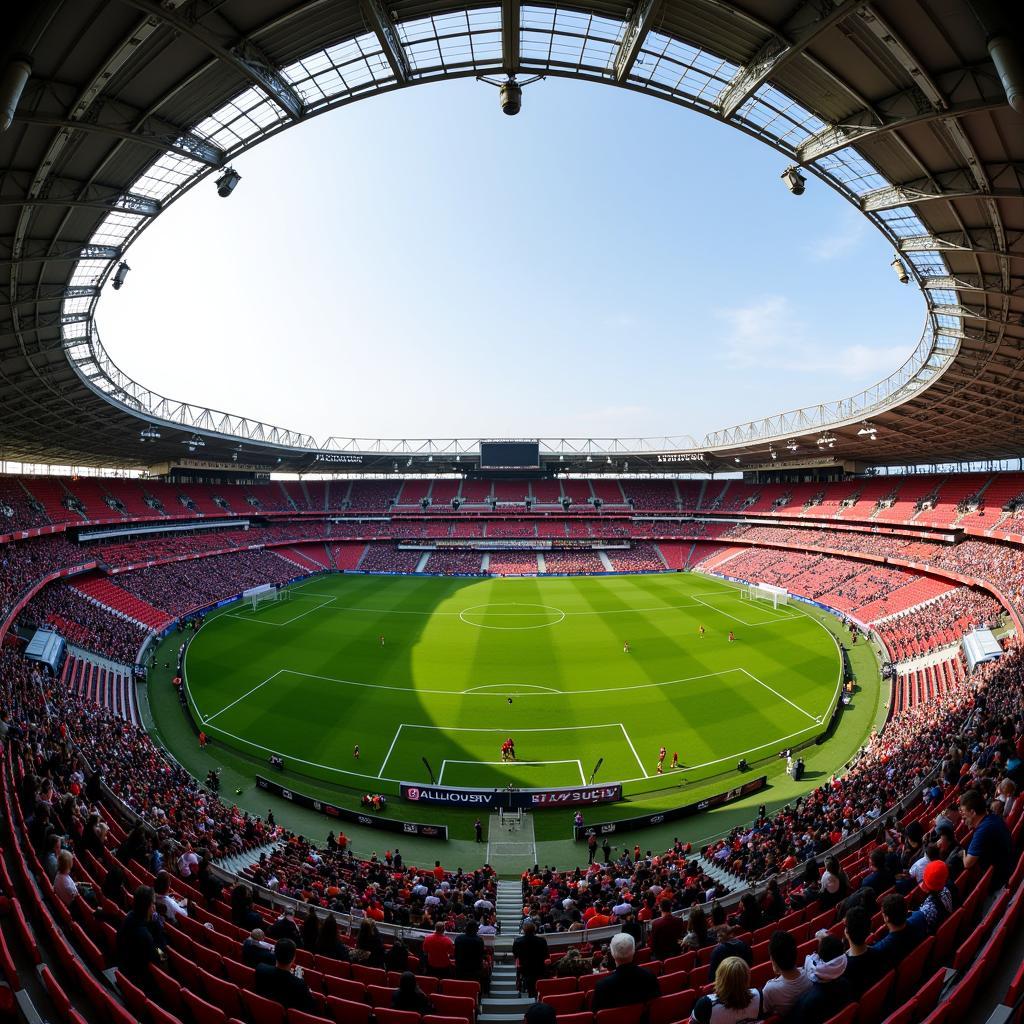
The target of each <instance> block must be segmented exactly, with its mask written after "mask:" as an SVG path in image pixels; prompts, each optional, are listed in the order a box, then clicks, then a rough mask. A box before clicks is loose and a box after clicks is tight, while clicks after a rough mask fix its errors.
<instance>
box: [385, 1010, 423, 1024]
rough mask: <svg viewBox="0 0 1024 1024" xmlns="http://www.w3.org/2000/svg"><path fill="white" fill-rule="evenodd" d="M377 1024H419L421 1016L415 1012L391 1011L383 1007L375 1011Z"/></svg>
mask: <svg viewBox="0 0 1024 1024" xmlns="http://www.w3.org/2000/svg"><path fill="white" fill-rule="evenodd" d="M373 1016H374V1019H375V1020H376V1022H377V1024H419V1022H420V1015H419V1014H418V1013H416V1012H415V1010H390V1009H385V1008H384V1007H381V1008H379V1009H376V1010H374V1011H373Z"/></svg>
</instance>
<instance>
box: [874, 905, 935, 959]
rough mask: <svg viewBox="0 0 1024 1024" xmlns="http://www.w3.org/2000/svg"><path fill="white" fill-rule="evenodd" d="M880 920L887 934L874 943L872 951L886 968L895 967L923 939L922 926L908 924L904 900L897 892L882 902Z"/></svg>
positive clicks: (916, 922) (920, 924) (918, 923)
mask: <svg viewBox="0 0 1024 1024" xmlns="http://www.w3.org/2000/svg"><path fill="white" fill-rule="evenodd" d="M882 920H883V921H885V925H886V928H888V933H887V934H886V935H883V936H882V938H881V939H879V940H878V942H876V943H875V945H874V949H875V952H876V953H877V954H878V956H880V957H881V958H882V961H883V962H884V963H885V965H886V967H887V968H890V967H896V966H897V964H899V963H900V962H901V961H902V960H903V959H904V957H906V956H907V955H908V954H909V953H911V952H912V951H913V950H914V949H915V948H916V947H917V945H918V944H919V943H920V942H921V940H922V939H924V937H925V930H924V925H923V924H922V923H921V922H920V921H915V922H914V923H913V924H911V923H910V922H909V920H908V918H907V903H906V900H905V899H904V898H903V897H902V896H901V895H900V894H899V893H898V892H893V893H890V894H889V895H888V896H886V897H885V899H884V900H882Z"/></svg>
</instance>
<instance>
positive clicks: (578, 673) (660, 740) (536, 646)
mask: <svg viewBox="0 0 1024 1024" xmlns="http://www.w3.org/2000/svg"><path fill="white" fill-rule="evenodd" d="M701 626H703V627H704V629H705V633H704V636H703V637H701V636H700V627H701ZM730 630H733V631H734V633H735V641H734V642H730V641H729V639H728V635H729V631H730ZM382 636H383V638H384V642H383V644H381V642H380V637H382ZM627 642H628V643H629V645H630V651H629V653H626V652H624V650H623V646H624V644H625V643H627ZM839 673H840V656H839V652H838V650H837V647H836V643H835V641H834V639H833V638H832V636H831V634H830V633H829V632H828V631H827V630H826V629H825V628H824V627H823V626H822V625H821V624H820V623H819V622H817V621H816V620H815V619H813V618H812V617H810V616H809V615H807V614H805V613H804V612H803V611H802V610H801V609H800V607H799V605H798V604H793V605H790V606H788V607H782V608H778V609H775V608H773V607H772V606H771V605H770V604H768V603H765V602H751V601H747V600H743V599H741V597H740V591H739V590H737V588H735V587H733V586H731V585H729V584H726V583H723V582H721V581H718V580H713V579H710V578H707V577H703V576H699V575H689V574H686V575H683V574H672V575H650V576H643V575H638V576H608V577H576V578H551V579H544V578H541V579H533V578H524V579H516V578H513V579H492V580H483V581H480V580H458V579H436V578H429V577H426V578H424V577H420V578H417V577H408V576H406V577H386V576H383V577H381V576H378V577H374V576H328V577H320V578H316V579H313V580H310V581H307V582H305V583H303V584H299V585H297V586H295V587H293V588H292V590H291V593H290V598H289V600H285V601H281V602H277V603H268V604H265V605H262V606H261V607H259V608H257V609H256V610H253V609H252V608H250V607H249V605H248V604H246V603H238V604H235V605H233V606H229V607H228V608H225V609H224V610H223V611H221V612H220V613H217V614H215V615H214V616H213V617H211V618H210V620H209V621H208V622H207V624H206V625H205V626H204V627H203V629H202V630H201V631H200V632H199V634H198V635H197V636H196V637H195V638H194V639H193V641H192V643H191V645H190V647H189V651H188V655H187V658H186V678H187V683H188V689H189V694H190V699H191V701H192V704H193V711H194V713H195V715H196V719H197V722H198V723H199V724H200V727H201V728H202V729H203V730H204V731H205V732H206V733H207V734H209V735H210V736H211V737H215V738H218V739H220V740H222V741H224V742H225V743H227V744H229V745H233V746H236V747H238V748H239V749H241V750H244V751H247V752H248V753H250V754H253V755H256V756H259V757H264V758H265V757H268V756H269V755H270V754H271V753H277V754H280V755H281V756H282V757H283V758H284V759H285V761H286V763H287V766H288V768H289V769H292V770H294V771H296V772H300V773H302V774H304V775H307V776H312V777H314V778H317V779H320V780H323V781H326V782H329V783H334V784H338V785H343V786H346V787H349V788H357V789H365V790H372V791H379V792H388V793H394V792H396V791H397V783H398V782H399V781H408V782H418V783H424V782H428V781H429V777H428V775H427V771H426V768H425V766H424V764H423V758H426V759H427V760H428V761H429V762H430V765H431V767H432V768H433V770H434V773H435V775H436V776H437V777H438V781H439V782H442V783H444V784H447V785H453V786H474V787H490V786H503V785H506V784H508V783H510V782H511V783H513V784H515V785H517V786H524V787H555V786H573V785H579V784H580V783H582V782H585V781H587V780H589V777H590V774H591V772H592V771H593V769H594V766H595V764H596V762H597V760H598V758H604V763H603V765H602V766H601V770H600V772H599V774H598V776H597V781H599V782H613V781H615V782H623V783H625V786H626V792H627V793H642V792H647V791H651V790H653V789H656V788H658V787H659V786H663V785H664V784H665V782H666V781H668V777H672V778H673V779H675V778H678V779H680V780H684V779H685V781H686V782H694V781H698V780H701V779H707V778H710V777H711V776H714V775H717V774H720V773H724V772H728V771H730V770H731V769H733V768H734V767H735V764H736V761H737V760H738V759H739V758H740V757H746V758H747V759H748V760H750V761H755V760H756V759H757V758H759V757H765V756H770V755H771V754H773V753H775V752H777V751H778V750H779V749H781V748H783V747H787V746H795V745H797V744H798V743H799V742H800V741H801V740H803V739H807V738H808V737H810V736H814V735H816V734H818V733H820V732H821V731H822V728H823V727H822V725H821V723H822V722H823V721H827V716H828V715H829V714H830V713H831V711H832V708H833V706H834V701H835V698H836V691H837V686H838V682H839ZM510 697H511V698H512V702H511V703H509V698H510ZM509 736H511V737H513V738H514V739H515V744H516V755H517V761H516V762H515V763H506V762H503V761H502V760H501V753H500V748H501V743H502V741H503V740H504V739H505V738H507V737H509ZM356 744H358V745H359V748H360V756H359V757H358V759H357V758H356V757H355V756H354V747H355V745H356ZM662 745H664V746H665V747H666V748H667V750H668V758H667V759H666V761H665V774H664V775H663V776H658V774H657V762H658V749H659V747H661V746H662ZM674 752H678V754H679V759H680V762H681V765H682V767H681V768H679V769H676V770H672V769H671V768H670V764H671V759H672V754H673V753H674Z"/></svg>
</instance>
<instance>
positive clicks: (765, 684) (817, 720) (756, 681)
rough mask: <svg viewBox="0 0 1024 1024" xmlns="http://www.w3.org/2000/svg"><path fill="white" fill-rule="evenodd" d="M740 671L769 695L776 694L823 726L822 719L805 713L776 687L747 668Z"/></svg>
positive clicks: (808, 712) (807, 712)
mask: <svg viewBox="0 0 1024 1024" xmlns="http://www.w3.org/2000/svg"><path fill="white" fill-rule="evenodd" d="M740 671H741V672H742V673H743V674H744V675H746V676H749V677H750V678H751V679H753V680H754V682H755V683H757V684H758V686H763V687H764V688H765V689H766V690H768V691H769V693H774V694H775V696H776V697H778V698H779V700H784V701H785V702H786V703H787V704H788V705H789V706H790V707H791V708H796V710H797V711H799V712H800V714H801V715H806V716H807V717H808V718H809V719H810V720H811V721H812V722H815V723H817V724H819V725H820V724H821V719H820V718H815V717H814V715H812V714H811V713H810V711H805V710H804V709H803V708H802V707H800V705H799V704H794V703H793V702H792V701H791V700H790V699H789V698H788V697H786V696H784V695H783V694H781V693H779V691H778V690H776V689H774V687H771V686H769V685H768V684H767V683H765V682H762V681H761V680H760V679H758V678H757V676H755V675H754V673H753V672H748V671H747V670H746V669H745V668H741V669H740Z"/></svg>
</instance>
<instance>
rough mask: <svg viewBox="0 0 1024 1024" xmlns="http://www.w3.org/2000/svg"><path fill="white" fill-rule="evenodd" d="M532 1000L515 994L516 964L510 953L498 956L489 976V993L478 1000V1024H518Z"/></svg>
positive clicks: (524, 995)
mask: <svg viewBox="0 0 1024 1024" xmlns="http://www.w3.org/2000/svg"><path fill="white" fill-rule="evenodd" d="M532 1004H533V999H532V998H531V997H530V996H528V995H526V994H525V993H524V994H523V995H520V994H519V993H518V992H516V964H515V961H514V960H513V959H512V955H511V953H506V954H504V955H502V956H501V957H500V959H499V956H498V954H496V955H495V959H494V971H493V973H492V974H491V993H490V995H487V996H484V997H483V999H481V1000H480V1013H479V1014H477V1018H476V1019H477V1021H478V1022H479V1024H520V1022H521V1021H522V1019H523V1014H524V1013H526V1011H527V1010H528V1009H529V1008H530V1006H531V1005H532Z"/></svg>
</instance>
